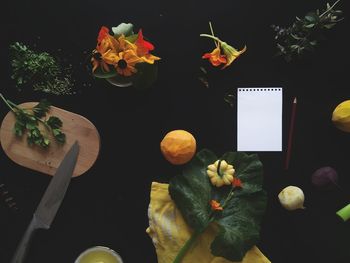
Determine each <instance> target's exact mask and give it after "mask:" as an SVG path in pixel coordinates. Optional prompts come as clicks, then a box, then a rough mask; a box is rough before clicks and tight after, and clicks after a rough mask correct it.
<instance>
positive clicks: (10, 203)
mask: <svg viewBox="0 0 350 263" xmlns="http://www.w3.org/2000/svg"><path fill="white" fill-rule="evenodd" d="M0 198H1V199H2V200H4V201H5V203H6V205H7V207H8V208H10V209H11V210H12V211H17V210H18V207H17V204H16V202H15V200H14V198H13V197H12V196H11V195H10V194H9V191H7V189H6V187H5V184H2V183H1V184H0Z"/></svg>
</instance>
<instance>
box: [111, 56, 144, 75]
mask: <svg viewBox="0 0 350 263" xmlns="http://www.w3.org/2000/svg"><path fill="white" fill-rule="evenodd" d="M140 62H142V59H141V58H139V57H138V56H137V55H136V53H135V52H134V51H133V50H131V49H128V50H125V51H122V52H119V53H118V55H117V57H116V60H115V65H114V67H115V69H116V70H117V72H118V73H119V74H120V75H122V76H126V77H128V76H131V75H132V74H133V73H135V72H137V69H136V68H135V65H136V64H137V63H140Z"/></svg>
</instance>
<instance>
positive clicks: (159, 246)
mask: <svg viewBox="0 0 350 263" xmlns="http://www.w3.org/2000/svg"><path fill="white" fill-rule="evenodd" d="M168 186H169V185H168V184H161V183H157V182H153V183H152V187H151V200H150V204H149V208H148V218H149V227H148V228H147V230H146V232H147V233H148V234H149V236H150V237H151V238H152V241H153V244H154V246H155V248H156V253H157V258H158V263H172V262H173V260H174V259H175V257H176V255H177V253H178V252H179V251H180V249H181V247H182V246H183V245H184V243H185V242H186V241H187V240H188V239H189V238H190V237H191V234H192V230H191V229H190V228H189V227H188V226H187V225H186V223H185V221H184V219H183V217H182V215H181V212H180V211H179V210H178V209H177V208H176V206H175V203H174V202H173V201H172V199H171V197H170V195H169V192H168ZM216 233H217V228H216V227H215V225H210V226H209V227H208V228H207V230H206V231H205V232H204V233H203V234H202V235H201V236H200V237H199V238H198V241H197V242H196V243H195V245H194V246H193V247H192V248H191V249H190V250H188V252H187V253H186V255H185V256H184V258H183V260H182V263H229V262H232V261H229V260H227V259H224V258H222V257H215V256H213V255H212V254H211V252H210V244H211V242H212V241H213V239H214V237H215V235H216ZM241 263H271V262H270V260H268V259H267V258H266V257H265V256H264V254H263V253H261V251H260V250H259V249H258V248H257V247H256V246H254V247H253V248H252V249H251V250H249V251H248V252H247V254H246V255H245V257H244V259H243V261H241Z"/></svg>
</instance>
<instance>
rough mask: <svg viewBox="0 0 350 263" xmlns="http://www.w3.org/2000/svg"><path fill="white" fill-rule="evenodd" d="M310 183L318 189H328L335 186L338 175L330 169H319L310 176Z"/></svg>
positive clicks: (327, 167)
mask: <svg viewBox="0 0 350 263" xmlns="http://www.w3.org/2000/svg"><path fill="white" fill-rule="evenodd" d="M311 181H312V184H313V185H315V186H317V187H319V188H326V187H327V188H329V187H330V186H334V185H335V186H337V185H338V184H337V183H338V173H337V171H336V170H334V169H333V168H332V167H329V166H326V167H321V168H319V169H317V170H316V171H315V172H314V173H313V174H312V178H311Z"/></svg>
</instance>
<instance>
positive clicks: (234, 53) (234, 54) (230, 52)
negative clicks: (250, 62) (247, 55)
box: [220, 42, 247, 69]
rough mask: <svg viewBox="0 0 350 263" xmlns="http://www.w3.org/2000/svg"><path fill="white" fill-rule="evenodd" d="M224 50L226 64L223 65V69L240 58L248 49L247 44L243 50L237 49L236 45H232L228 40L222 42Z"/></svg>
mask: <svg viewBox="0 0 350 263" xmlns="http://www.w3.org/2000/svg"><path fill="white" fill-rule="evenodd" d="M220 46H221V49H222V52H223V53H224V54H225V56H226V60H227V62H226V64H225V65H224V66H223V67H222V68H223V69H224V68H226V67H228V66H229V65H231V63H232V62H233V61H234V60H235V59H236V58H238V57H239V56H240V55H241V54H243V53H244V52H245V51H246V50H247V46H244V48H243V49H242V50H237V49H235V48H234V47H232V46H230V45H229V44H227V43H226V42H221V43H220Z"/></svg>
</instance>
